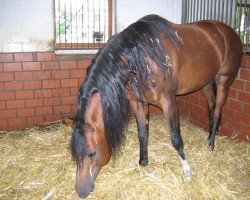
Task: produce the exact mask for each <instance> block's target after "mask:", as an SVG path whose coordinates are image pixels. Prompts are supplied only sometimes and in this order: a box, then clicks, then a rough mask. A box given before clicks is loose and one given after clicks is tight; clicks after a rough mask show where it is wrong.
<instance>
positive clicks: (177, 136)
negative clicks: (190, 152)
mask: <svg viewBox="0 0 250 200" xmlns="http://www.w3.org/2000/svg"><path fill="white" fill-rule="evenodd" d="M241 57H242V44H241V41H240V39H239V37H238V35H237V34H236V33H235V31H234V30H233V29H232V28H230V27H229V26H227V25H226V24H224V23H221V22H218V21H200V22H196V23H193V24H186V25H177V24H174V23H171V22H169V21H167V20H166V19H164V18H162V17H160V16H157V15H148V16H145V17H143V18H141V19H139V20H138V21H136V22H135V23H133V24H131V25H130V26H128V27H127V28H126V29H125V30H123V31H122V32H121V33H119V34H117V35H115V36H113V37H112V38H111V39H110V40H109V41H108V43H107V44H106V45H105V46H104V47H103V48H102V49H100V50H99V51H98V53H97V55H96V56H95V58H94V59H93V61H92V64H91V65H90V66H89V68H88V69H87V77H86V79H85V81H84V83H83V84H82V85H81V86H80V88H79V93H78V111H77V114H76V118H75V122H74V127H73V134H72V138H71V151H72V157H73V158H74V159H75V161H76V166H77V172H76V185H75V187H76V191H77V193H78V195H79V197H81V198H85V197H87V196H88V195H89V193H91V192H92V191H93V189H94V181H95V179H96V177H97V175H98V173H99V171H100V170H101V168H102V166H104V165H106V164H107V163H108V162H109V160H110V157H111V156H112V155H115V154H116V152H117V150H118V149H119V148H120V146H121V143H122V141H123V138H124V131H123V129H124V127H125V126H126V124H127V122H128V121H129V117H130V110H131V109H130V108H132V110H133V112H134V115H135V118H136V122H137V127H138V137H139V144H140V159H139V164H140V165H143V166H144V165H147V164H148V148H147V145H148V105H149V104H153V105H155V106H157V107H159V108H161V109H162V110H163V113H164V116H165V118H166V122H167V124H168V126H169V129H170V136H171V142H172V145H173V147H174V148H175V149H176V151H177V153H178V155H179V157H180V161H181V163H182V167H183V172H184V177H185V178H187V179H189V178H190V171H191V169H190V166H189V164H188V162H187V160H186V158H185V154H184V150H183V146H184V145H183V140H182V137H181V133H180V121H179V114H178V107H177V104H176V95H184V94H188V93H191V92H194V91H197V90H199V89H201V90H202V93H203V94H204V96H205V99H206V101H207V105H208V113H209V119H210V129H209V137H208V139H209V147H210V148H211V149H212V150H213V149H214V140H215V133H216V132H217V130H218V127H219V125H220V119H221V111H222V106H223V104H224V103H225V101H226V98H227V95H228V90H229V87H230V85H231V84H232V82H233V80H234V79H235V76H236V74H237V72H238V69H239V66H240V62H241ZM215 83H216V85H217V86H216V87H214V85H215ZM215 88H216V92H215V90H214V89H215Z"/></svg>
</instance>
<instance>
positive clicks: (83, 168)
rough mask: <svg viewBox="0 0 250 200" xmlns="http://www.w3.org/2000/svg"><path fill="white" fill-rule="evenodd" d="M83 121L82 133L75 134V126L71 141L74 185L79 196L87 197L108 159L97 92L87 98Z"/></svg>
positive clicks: (99, 98) (108, 154)
mask: <svg viewBox="0 0 250 200" xmlns="http://www.w3.org/2000/svg"><path fill="white" fill-rule="evenodd" d="M84 121H85V123H84V125H83V130H82V131H81V133H83V134H82V135H77V134H79V133H77V131H79V130H77V129H76V128H75V129H74V133H73V137H72V143H71V147H72V153H73V155H74V156H75V157H76V165H77V171H76V185H75V187H76V191H77V194H78V195H79V197H81V198H85V197H87V196H88V195H89V193H91V192H92V191H93V189H94V181H95V179H96V177H97V175H98V173H99V172H100V170H101V168H102V166H104V165H106V164H107V163H108V162H109V160H110V152H109V147H108V143H107V140H106V136H105V129H104V123H103V115H102V106H101V97H100V94H99V93H96V94H94V95H93V96H92V97H90V98H89V100H88V106H87V109H86V114H85V120H84ZM80 140H82V141H80ZM79 151H84V152H79ZM77 152H78V154H80V155H81V156H80V158H79V157H78V155H75V154H77Z"/></svg>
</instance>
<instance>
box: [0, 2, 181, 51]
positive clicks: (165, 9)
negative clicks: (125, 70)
mask: <svg viewBox="0 0 250 200" xmlns="http://www.w3.org/2000/svg"><path fill="white" fill-rule="evenodd" d="M53 1H54V0H0V52H34V51H53V50H54V14H53V12H54V7H53V6H54V5H53ZM93 1H94V0H93ZM113 2H114V3H113V8H114V9H116V19H114V21H116V25H114V26H113V33H115V32H120V31H122V30H123V29H124V28H126V27H127V26H128V25H130V24H131V23H133V22H135V21H136V20H138V19H139V18H141V17H143V16H144V15H148V14H158V15H161V16H162V17H165V18H167V19H168V20H170V21H172V22H175V23H180V22H181V5H182V0H113ZM113 13H114V14H115V12H113ZM114 16H115V15H114Z"/></svg>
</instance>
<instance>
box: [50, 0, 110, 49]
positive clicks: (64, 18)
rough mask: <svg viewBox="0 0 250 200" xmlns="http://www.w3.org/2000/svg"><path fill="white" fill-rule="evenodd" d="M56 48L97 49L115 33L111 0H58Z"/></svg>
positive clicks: (56, 4) (56, 10) (56, 8)
mask: <svg viewBox="0 0 250 200" xmlns="http://www.w3.org/2000/svg"><path fill="white" fill-rule="evenodd" d="M55 24H56V44H55V47H56V50H59V49H71V50H75V49H97V48H100V47H101V46H103V45H104V44H105V43H106V42H107V40H108V38H109V37H110V36H111V34H112V29H111V27H112V0H55Z"/></svg>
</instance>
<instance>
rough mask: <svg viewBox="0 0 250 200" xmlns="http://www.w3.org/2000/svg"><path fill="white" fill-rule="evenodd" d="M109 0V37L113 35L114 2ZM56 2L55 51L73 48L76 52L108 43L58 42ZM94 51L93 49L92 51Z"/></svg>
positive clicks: (93, 48) (97, 47)
mask: <svg viewBox="0 0 250 200" xmlns="http://www.w3.org/2000/svg"><path fill="white" fill-rule="evenodd" d="M107 1H108V36H107V37H108V38H110V37H111V36H112V27H113V2H112V0H107ZM53 2H54V47H55V51H60V50H65V51H68V50H73V51H74V52H75V51H77V50H81V51H82V50H87V51H88V50H97V49H100V48H101V47H103V46H104V45H105V44H107V43H106V42H103V43H102V42H97V43H92V42H90V43H72V42H69V43H65V42H61V43H58V42H57V33H56V28H57V27H56V6H55V4H56V0H54V1H53ZM91 52H92V51H91Z"/></svg>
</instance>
